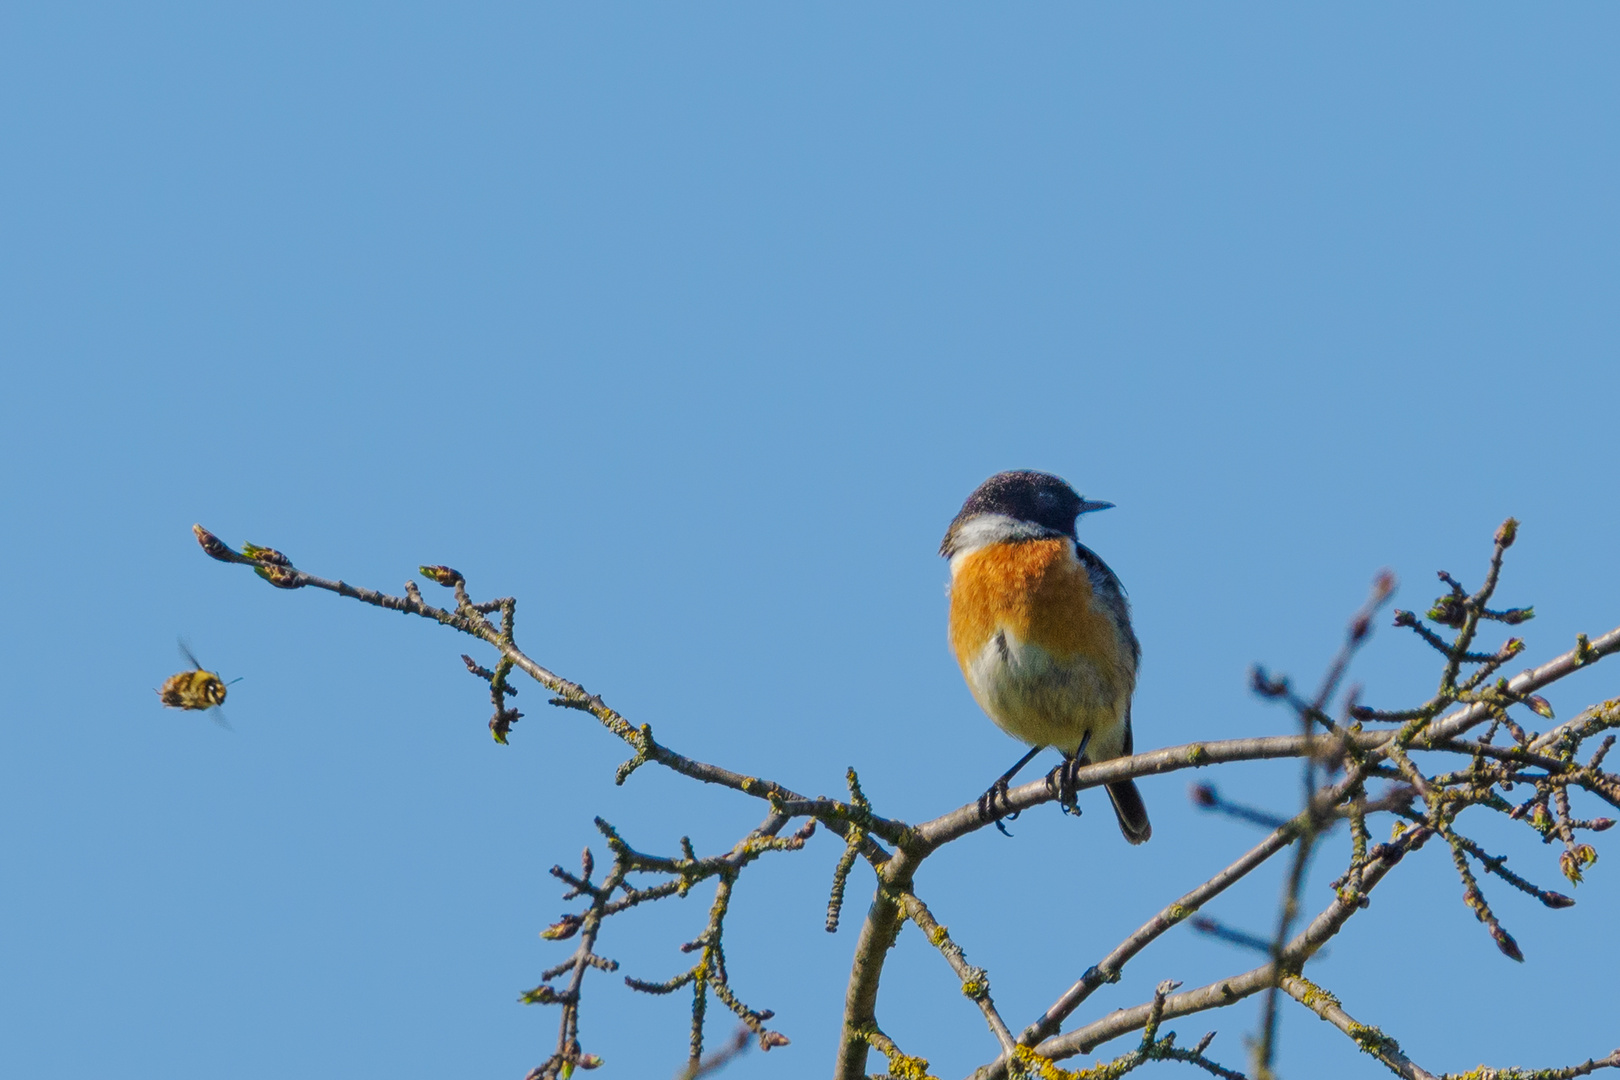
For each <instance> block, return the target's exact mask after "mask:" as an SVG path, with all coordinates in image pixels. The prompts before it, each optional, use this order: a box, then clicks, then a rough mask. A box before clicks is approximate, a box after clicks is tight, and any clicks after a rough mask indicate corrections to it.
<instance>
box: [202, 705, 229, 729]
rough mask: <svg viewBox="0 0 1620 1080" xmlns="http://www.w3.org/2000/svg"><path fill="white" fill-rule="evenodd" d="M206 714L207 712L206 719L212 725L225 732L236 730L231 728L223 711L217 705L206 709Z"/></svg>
mask: <svg viewBox="0 0 1620 1080" xmlns="http://www.w3.org/2000/svg"><path fill="white" fill-rule="evenodd" d="M207 712H208V719H210V720H212V721H213V722H214V723H216V724H218V725H219V726H220V727H222V728H224V729H225V730H226V731H235V730H236V729H235V728H233V727H231V722H230V721H229V720H227V719H225V710H224V709H222V708H220V707H219V706H218V705H213V706H210V707H209V708H208V710H207Z"/></svg>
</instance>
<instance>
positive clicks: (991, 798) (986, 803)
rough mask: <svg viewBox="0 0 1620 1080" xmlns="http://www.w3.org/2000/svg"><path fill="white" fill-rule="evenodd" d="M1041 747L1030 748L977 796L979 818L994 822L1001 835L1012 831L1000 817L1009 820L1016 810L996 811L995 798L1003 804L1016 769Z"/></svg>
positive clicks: (1027, 762) (1007, 834) (1016, 773)
mask: <svg viewBox="0 0 1620 1080" xmlns="http://www.w3.org/2000/svg"><path fill="white" fill-rule="evenodd" d="M1042 749H1044V747H1040V746H1037V747H1034V748H1032V749H1031V750H1030V752H1029V753H1027V754H1025V755H1024V756H1023V757H1021V758H1019V759H1018V763H1017V764H1016V765H1014V766H1013V767H1012V768H1010V769H1008V770H1007V771H1006V772H1004V773H1002V774H1001V776H1000V777H999V778H998V779H997V780H996V782H995V783H993V784H991V785H990V790H989V791H987V792H985V793H984V794H983V795H980V796H979V820H980V821H993V822H995V826H996V828H997V829H999V830H1000V831H1001V835H1002V836H1011V835H1012V833H1010V832H1008V831H1007V826H1005V825H1003V824H1002V823H1001V819H1002V818H1003V817H1005V818H1006V819H1007V820H1008V821H1011V820H1013V819H1014V818H1016V817H1017V816H1018V811H1017V810H1014V811H1013V812H1012V813H1010V814H998V813H996V798H997V797H998V796H999V797H1000V799H1001V801H1002V803H1003V804H1005V803H1006V802H1007V784H1008V783H1009V782H1010V781H1011V780H1012V778H1013V777H1015V776H1017V775H1018V770H1019V769H1022V768H1023V767H1024V766H1025V765H1028V764H1029V763H1030V761H1031V760H1032V759H1033V758H1034V757H1035V755H1036V754H1038V753H1040V752H1041V750H1042Z"/></svg>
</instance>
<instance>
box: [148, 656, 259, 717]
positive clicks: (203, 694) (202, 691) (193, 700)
mask: <svg viewBox="0 0 1620 1080" xmlns="http://www.w3.org/2000/svg"><path fill="white" fill-rule="evenodd" d="M180 654H181V655H182V656H184V657H185V658H186V659H187V660H188V661H189V662H190V663H191V667H192V670H190V671H182V672H180V673H179V674H178V675H170V676H169V677H168V678H167V679H165V680H163V686H162V687H161V688H159V690H158V692H157V695H158V700H159V701H161V702H163V704H164V705H165V706H167V707H168V708H171V709H206V710H207V711H208V715H209V716H210V717H211V718H212V719H213V721H214V722H215V723H216V724H218V725H219V726H221V727H223V728H229V727H230V726H231V725H229V724H227V723H226V722H225V714H224V713H222V712H220V709H219V707H220V706H221V705H223V704H225V688H226V687H227V686H230V685H231V683H235V682H239V681H240V680H239V679H232V680H231V682H229V683H227V682H226V681H225V680H224V679H222V678H220V677H219V676H218V675H217V674H215V673H214V672H212V671H204V670H203V666H202V665H201V664H199V663H198V662H197V658H196V657H195V656H192V655H191V650H190V649H188V648H186V646H185V642H181V643H180Z"/></svg>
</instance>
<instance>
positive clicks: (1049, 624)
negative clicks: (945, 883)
mask: <svg viewBox="0 0 1620 1080" xmlns="http://www.w3.org/2000/svg"><path fill="white" fill-rule="evenodd" d="M1113 505H1114V504H1113V503H1107V502H1097V501H1088V500H1086V499H1083V498H1081V497H1080V496H1079V495H1078V494H1076V492H1075V490H1074V489H1073V488H1072V487H1070V486H1069V485H1068V483H1067V482H1065V481H1064V480H1063V479H1061V478H1060V477H1057V476H1053V475H1051V474H1050V473H1044V472H1035V471H1032V470H1017V471H1013V472H1002V473H997V474H996V475H995V476H992V477H991V478H990V479H988V480H986V481H985V482H984V483H982V484H980V485H979V486H978V487H977V488H976V489H974V491H973V494H971V495H969V496H968V498H967V501H966V502H964V503H963V504H962V510H961V512H960V513H959V514H957V515H956V517H955V519H954V520H952V522H951V524H950V528H949V529H947V530H946V532H945V539H944V540H943V541H941V543H940V546H939V553H940V555H942V556H943V557H944V558H946V559H948V560H950V570H951V584H950V631H949V636H950V645H951V651H952V652H953V653H954V654H955V656H956V661H957V663H958V664H959V665H961V668H962V677H963V678H964V679H965V680H966V681H967V685H968V689H969V690H970V691H971V692H972V694H973V698H974V700H975V701H977V702H978V703H979V707H980V708H982V709H983V710H984V711H985V713H986V715H988V716H989V717H990V719H991V720H993V721H994V722H995V724H996V726H997V727H999V728H1001V730H1003V731H1005V732H1006V733H1007V734H1009V735H1011V736H1013V738H1015V739H1018V740H1020V741H1022V742H1024V743H1027V744H1028V745H1029V746H1030V747H1031V750H1030V751H1029V753H1027V754H1025V755H1024V757H1023V758H1021V759H1020V760H1019V762H1018V763H1017V764H1016V765H1014V766H1013V767H1012V768H1011V769H1009V770H1008V771H1007V772H1006V773H1005V774H1003V775H1002V776H1001V777H1000V778H999V779H998V780H997V781H996V782H995V784H993V785H992V786H991V788H990V790H989V791H987V792H986V793H985V794H984V795H983V796H981V797H980V800H979V810H980V814H981V817H983V818H984V819H985V820H994V821H995V824H996V827H997V828H999V829H1001V831H1002V832H1004V833H1005V832H1006V831H1007V830H1006V828H1005V827H1004V826H1002V824H1001V817H1002V816H1008V817H1011V816H1016V814H1014V815H997V814H996V813H995V804H996V800H997V798H998V796H999V798H1000V799H1002V800H1003V801H1004V800H1005V799H1006V796H1007V784H1008V782H1009V781H1010V780H1012V778H1013V777H1014V776H1016V775H1017V773H1018V771H1019V770H1020V769H1022V768H1023V767H1024V765H1026V764H1028V762H1029V761H1030V760H1031V759H1032V758H1034V757H1035V755H1036V754H1038V753H1040V751H1041V750H1043V749H1044V748H1046V747H1054V748H1056V749H1057V750H1058V751H1060V752H1061V753H1062V754H1063V759H1064V760H1063V762H1062V763H1061V764H1060V765H1058V767H1057V768H1055V769H1054V770H1053V771H1052V773H1051V774H1049V776H1048V777H1047V780H1048V783H1049V784H1052V785H1054V786H1055V787H1056V789H1057V791H1058V800H1059V804H1060V805H1062V806H1063V807H1064V809H1065V811H1066V812H1076V813H1077V812H1078V807H1077V806H1075V801H1074V791H1073V787H1072V784H1073V773H1074V770H1075V769H1078V768H1079V767H1080V765H1082V764H1084V763H1087V762H1099V761H1107V760H1109V759H1111V758H1116V757H1122V756H1128V755H1130V754H1131V752H1132V739H1131V695H1132V694H1133V693H1134V692H1135V690H1136V672H1137V668H1138V666H1139V664H1140V661H1141V656H1142V648H1141V645H1140V644H1139V643H1138V642H1137V640H1136V634H1135V632H1134V631H1133V630H1132V629H1131V612H1130V603H1129V601H1128V600H1127V599H1126V596H1125V588H1124V586H1122V585H1121V584H1120V581H1119V578H1118V577H1116V576H1115V575H1114V572H1113V571H1112V570H1110V569H1109V568H1108V564H1107V563H1105V562H1103V561H1102V559H1101V558H1100V557H1099V556H1098V555H1097V554H1096V552H1094V551H1092V550H1091V549H1090V548H1088V547H1086V546H1085V545H1084V544H1081V543H1080V541H1079V538H1078V537H1077V536H1076V535H1075V525H1076V522H1077V521H1078V520H1079V518H1080V516H1081V515H1083V514H1089V513H1094V512H1095V511H1098V510H1106V509H1109V508H1110V507H1112V506H1113ZM1108 796H1109V799H1110V801H1111V802H1112V803H1113V806H1114V815H1115V816H1116V817H1117V818H1118V819H1119V831H1120V832H1121V833H1123V834H1124V836H1125V839H1126V840H1128V841H1130V842H1131V843H1132V844H1141V843H1144V842H1146V841H1147V839H1148V838H1149V837H1150V836H1152V835H1153V826H1152V824H1151V823H1150V822H1149V821H1148V815H1147V807H1146V806H1145V805H1144V804H1143V802H1142V795H1141V792H1140V791H1138V790H1137V787H1136V784H1135V782H1134V781H1131V780H1119V781H1116V782H1114V783H1112V784H1109V785H1108Z"/></svg>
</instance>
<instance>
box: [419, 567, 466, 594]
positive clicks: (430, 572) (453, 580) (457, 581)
mask: <svg viewBox="0 0 1620 1080" xmlns="http://www.w3.org/2000/svg"><path fill="white" fill-rule="evenodd" d="M417 569H418V570H420V571H421V572H422V576H423V577H425V578H427V579H428V580H429V581H436V582H438V583H439V584H440V585H443V586H444V587H445V588H447V589H453V588H455V587H456V586H457V585H465V584H466V582H467V579H466V578H464V577H462V576H461V572H460V571H458V570H454V569H451V568H450V567H448V566H419V567H417Z"/></svg>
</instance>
